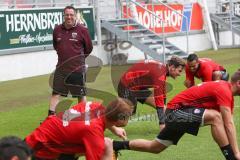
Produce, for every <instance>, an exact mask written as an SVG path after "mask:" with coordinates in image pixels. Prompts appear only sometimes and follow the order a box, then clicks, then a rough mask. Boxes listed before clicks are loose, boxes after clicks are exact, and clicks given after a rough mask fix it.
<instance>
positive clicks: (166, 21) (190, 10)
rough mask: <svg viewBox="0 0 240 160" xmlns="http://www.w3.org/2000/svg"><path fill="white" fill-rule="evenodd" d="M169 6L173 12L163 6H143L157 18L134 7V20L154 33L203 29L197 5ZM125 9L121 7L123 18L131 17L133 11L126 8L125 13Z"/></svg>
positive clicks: (199, 8) (200, 9) (201, 17)
mask: <svg viewBox="0 0 240 160" xmlns="http://www.w3.org/2000/svg"><path fill="white" fill-rule="evenodd" d="M169 6H170V7H171V8H173V9H174V10H175V11H173V10H171V9H169V8H167V7H166V6H164V5H152V4H145V5H144V7H145V8H146V9H147V10H149V11H151V12H153V13H154V14H155V15H156V16H157V17H156V16H154V15H153V14H151V13H150V12H148V11H147V10H145V9H143V8H141V7H139V6H134V7H136V8H134V9H135V11H137V17H135V19H136V21H137V22H138V23H140V24H142V25H144V26H145V27H146V28H148V29H151V30H154V31H155V32H156V33H161V32H163V31H164V32H182V31H186V30H188V31H191V30H202V29H203V16H202V8H201V6H200V5H199V4H198V3H191V4H186V5H181V4H172V5H169ZM126 8H127V7H126V6H125V7H123V13H124V18H126V17H133V11H132V10H133V9H132V8H131V10H130V8H128V12H127V10H126ZM178 13H180V14H178ZM127 14H128V16H127ZM181 14H182V15H184V16H182V15H181Z"/></svg>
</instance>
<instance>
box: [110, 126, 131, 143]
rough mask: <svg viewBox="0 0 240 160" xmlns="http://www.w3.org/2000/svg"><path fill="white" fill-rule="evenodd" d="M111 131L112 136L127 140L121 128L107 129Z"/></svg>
mask: <svg viewBox="0 0 240 160" xmlns="http://www.w3.org/2000/svg"><path fill="white" fill-rule="evenodd" d="M109 129H110V130H111V132H112V133H113V134H115V135H116V136H118V137H120V138H122V139H123V140H126V139H127V133H126V131H125V129H124V128H121V127H116V126H112V127H111V128H109Z"/></svg>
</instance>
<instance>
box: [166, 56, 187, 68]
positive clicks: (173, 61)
mask: <svg viewBox="0 0 240 160" xmlns="http://www.w3.org/2000/svg"><path fill="white" fill-rule="evenodd" d="M167 64H168V65H169V66H171V65H174V67H175V68H177V67H179V66H182V67H185V62H184V60H183V59H182V58H179V57H178V56H172V57H171V59H170V60H168V62H167Z"/></svg>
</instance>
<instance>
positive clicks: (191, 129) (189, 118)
mask: <svg viewBox="0 0 240 160" xmlns="http://www.w3.org/2000/svg"><path fill="white" fill-rule="evenodd" d="M204 111H205V109H204V108H196V107H184V108H181V109H176V110H171V109H167V110H166V112H165V128H164V129H163V130H162V131H161V132H160V133H159V135H158V136H157V140H158V141H160V143H161V142H162V141H165V142H166V141H170V143H169V145H170V144H175V145H176V144H177V143H178V141H179V140H180V138H181V137H182V136H183V135H184V133H188V134H192V135H195V136H196V135H197V134H198V130H199V127H200V126H201V124H202V123H203V122H202V121H203V114H204ZM164 145H165V144H164Z"/></svg>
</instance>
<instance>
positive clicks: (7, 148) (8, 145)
mask: <svg viewBox="0 0 240 160" xmlns="http://www.w3.org/2000/svg"><path fill="white" fill-rule="evenodd" d="M31 155H32V152H31V149H30V148H29V147H28V145H27V144H26V143H25V142H24V141H22V140H21V139H20V138H18V137H16V136H7V137H3V138H2V139H0V160H11V158H12V157H14V156H17V157H18V158H19V160H27V159H28V157H31Z"/></svg>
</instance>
